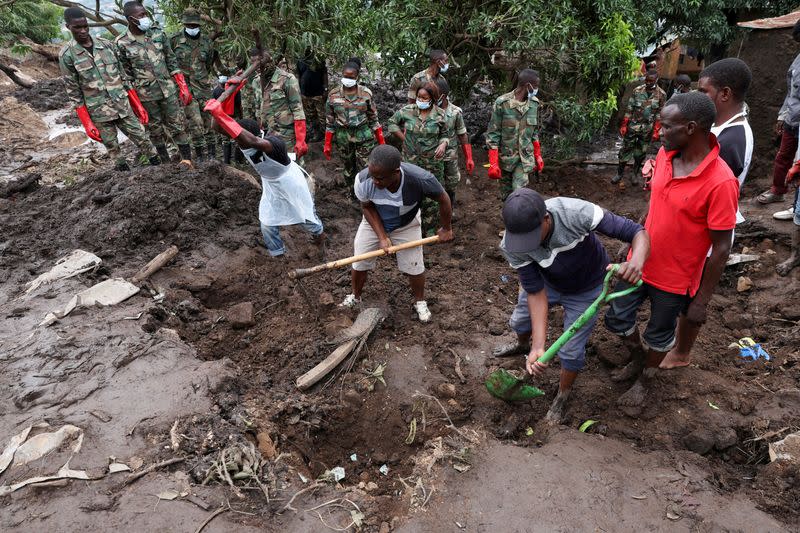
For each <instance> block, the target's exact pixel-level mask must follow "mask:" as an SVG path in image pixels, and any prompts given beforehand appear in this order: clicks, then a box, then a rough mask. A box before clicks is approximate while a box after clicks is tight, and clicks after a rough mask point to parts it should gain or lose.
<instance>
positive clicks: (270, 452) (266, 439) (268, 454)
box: [256, 431, 305, 483]
mask: <svg viewBox="0 0 800 533" xmlns="http://www.w3.org/2000/svg"><path fill="white" fill-rule="evenodd" d="M256 442H257V443H258V451H259V452H261V455H263V456H264V458H265V459H272V458H274V457H275V455H277V450H275V443H273V442H272V438H271V437H270V436H269V433H267V432H266V431H259V432H258V434H257V435H256ZM304 483H305V482H304Z"/></svg>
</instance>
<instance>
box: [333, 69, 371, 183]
mask: <svg viewBox="0 0 800 533" xmlns="http://www.w3.org/2000/svg"><path fill="white" fill-rule="evenodd" d="M378 127H380V124H379V123H378V112H377V110H376V108H375V101H374V100H373V99H372V91H370V90H369V89H368V88H366V87H363V86H361V85H358V86H357V91H356V93H355V94H353V95H348V94H345V93H344V90H343V88H342V87H337V88H336V89H333V90H332V91H331V92H330V93H329V94H328V101H327V102H326V103H325V131H329V132H332V133H333V134H334V140H335V142H336V150H337V152H338V153H339V157H340V158H341V160H342V162H343V163H344V173H343V174H344V180H345V183H346V184H347V188H348V190H352V189H353V182H354V181H355V177H356V173H358V172H359V171H360V170H361V169H362V168H364V167H366V166H367V159H368V158H369V153H370V152H371V151H372V149H373V148H374V147H375V134H374V133H373V132H374V131H375V129H376V128H378Z"/></svg>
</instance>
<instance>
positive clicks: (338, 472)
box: [330, 466, 344, 483]
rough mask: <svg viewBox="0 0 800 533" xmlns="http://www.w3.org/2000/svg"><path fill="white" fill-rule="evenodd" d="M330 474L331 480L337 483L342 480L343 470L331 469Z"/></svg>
mask: <svg viewBox="0 0 800 533" xmlns="http://www.w3.org/2000/svg"><path fill="white" fill-rule="evenodd" d="M330 472H331V475H333V480H334V481H335V482H336V483H339V482H340V481H341V480H343V479H344V468H342V467H341V466H337V467H334V468H331V470H330Z"/></svg>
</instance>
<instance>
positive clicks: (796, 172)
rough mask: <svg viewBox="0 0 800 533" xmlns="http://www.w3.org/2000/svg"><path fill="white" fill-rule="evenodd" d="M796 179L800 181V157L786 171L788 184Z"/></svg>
mask: <svg viewBox="0 0 800 533" xmlns="http://www.w3.org/2000/svg"><path fill="white" fill-rule="evenodd" d="M796 181H800V159H798V160H797V161H795V162H794V165H792V168H790V169H789V172H787V173H786V185H791V184H792V183H794V182H796Z"/></svg>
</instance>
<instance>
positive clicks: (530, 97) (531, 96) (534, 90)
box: [528, 87, 539, 100]
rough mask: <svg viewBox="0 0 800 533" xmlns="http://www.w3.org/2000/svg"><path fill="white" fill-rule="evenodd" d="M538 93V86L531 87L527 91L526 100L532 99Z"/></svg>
mask: <svg viewBox="0 0 800 533" xmlns="http://www.w3.org/2000/svg"><path fill="white" fill-rule="evenodd" d="M537 94H539V88H538V87H537V88H536V89H531V90H529V91H528V100H533V99H534V98H535V97H536V95H537Z"/></svg>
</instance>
